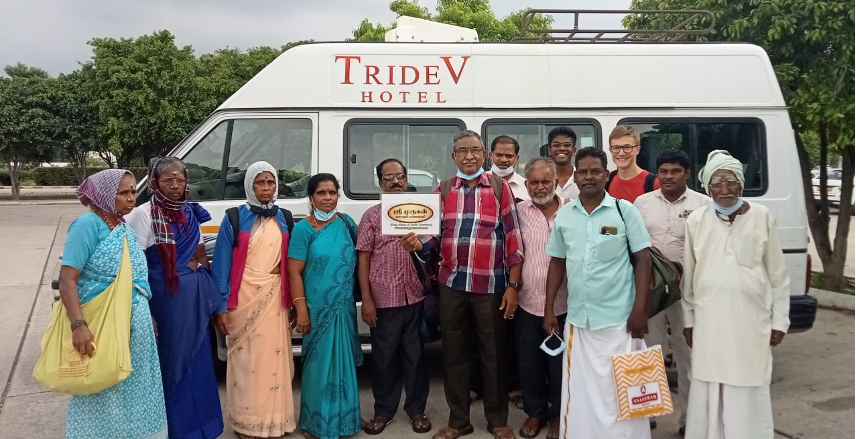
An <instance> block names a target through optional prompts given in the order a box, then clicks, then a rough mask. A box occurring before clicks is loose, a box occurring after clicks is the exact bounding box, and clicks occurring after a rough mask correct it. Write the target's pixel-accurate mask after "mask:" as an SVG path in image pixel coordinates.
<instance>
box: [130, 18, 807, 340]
mask: <svg viewBox="0 0 856 439" xmlns="http://www.w3.org/2000/svg"><path fill="white" fill-rule="evenodd" d="M412 23H413V22H412V21H411V23H410V24H412ZM417 25H418V24H417ZM457 29H460V28H457ZM410 30H411V31H413V29H410ZM416 30H417V31H418V29H416ZM470 32H471V31H470ZM463 34H465V32H463V31H461V32H458V34H456V35H455V37H454V40H457V41H460V40H461V39H463V37H460V35H463ZM398 39H401V38H400V36H399V38H398ZM617 124H629V125H633V126H635V127H637V128H638V129H639V131H640V132H641V133H642V152H641V154H640V156H639V164H640V166H642V167H643V168H645V169H647V170H649V171H653V172H656V169H655V159H656V157H657V155H658V154H659V153H660V152H661V151H663V150H665V149H674V148H679V149H682V150H684V151H686V152H687V153H688V154H689V156H690V158H691V159H692V163H693V167H694V169H693V172H692V175H693V177H692V180H691V182H690V184H691V187H692V188H693V189H696V190H699V184H698V181H697V178H696V173H697V172H696V171H697V170H698V169H699V168H701V166H702V165H703V164H704V161H705V159H706V157H707V154H708V152H710V151H711V150H713V149H726V150H729V151H731V153H732V154H733V155H734V156H735V157H736V158H738V159H739V160H740V161H741V162H743V163H745V164H746V188H745V196H746V197H748V198H749V199H750V200H751V201H752V202H758V203H762V204H764V205H766V206H767V207H768V208H769V209H770V211H771V212H772V213H773V215H774V216H775V218H776V219H777V221H778V227H779V233H780V236H781V240H782V246H783V248H784V252H785V258H786V259H787V263H788V268H789V270H788V271H789V274H790V276H791V289H792V291H791V293H792V295H794V296H798V295H804V294H805V293H806V290H807V286H806V278H807V276H806V274H807V271H808V269H809V267H808V266H809V264H810V263H809V262H808V256H807V252H806V246H807V243H808V239H807V237H808V233H807V228H806V224H807V222H806V215H805V207H804V202H803V196H802V188H801V187H800V184H801V183H800V182H801V180H800V179H799V178H798V177H797V176H798V175H799V172H800V169H799V162H798V160H797V150H796V145H795V142H794V134H793V132H792V130H791V121H790V119H789V117H788V109H787V107H786V105H785V101H784V99H783V98H782V94H781V92H780V90H779V85H778V83H777V81H776V76H775V74H774V73H773V69H772V67H771V64H770V60H769V58H768V57H767V54H766V53H765V52H764V51H763V50H762V49H761V48H759V47H757V46H753V45H750V44H675V43H673V44H532V43H528V44H527V43H518V44H514V43H477V42H475V43H473V42H448V43H418V42H417V43H406V42H386V43H351V42H339V43H317V44H307V45H303V46H299V47H295V48H293V49H291V50H289V51H287V52H285V53H283V54H282V55H281V56H279V57H278V58H277V59H276V60H274V61H273V62H272V63H271V64H270V65H268V66H267V67H266V68H265V69H264V70H262V71H261V72H259V74H258V75H256V76H255V77H254V78H253V79H251V80H250V81H249V82H248V83H247V84H246V85H244V86H243V87H242V88H241V89H240V90H238V91H237V92H236V93H235V94H234V95H232V96H231V97H230V98H229V99H228V100H227V101H226V102H224V103H223V105H221V106H220V107H219V108H218V109H217V110H216V111H215V112H214V113H212V114H211V115H210V116H209V117H208V118H207V119H206V120H205V121H204V122H202V123H201V124H200V125H199V126H198V127H196V129H194V130H193V132H191V133H190V134H189V135H188V136H187V137H186V138H185V139H184V140H183V141H182V142H181V143H180V144H179V145H178V146H177V147H176V148H175V149H174V150H173V151H172V152H171V155H173V156H176V157H179V158H181V159H183V160H184V162H185V163H186V164H187V167H188V171H189V173H190V181H191V183H190V192H191V194H192V195H191V197H192V199H193V200H195V201H199V202H201V203H202V205H203V206H204V207H205V208H207V209H208V210H209V211H210V212H211V214H212V216H213V220H212V221H211V222H209V223H208V224H206V225H204V226H203V232H204V233H205V234H207V235H208V237H207V238H208V239H213V238H214V237H215V236H216V233H217V230H218V226H219V224H220V222H221V220H222V218H223V215H224V212H225V210H226V209H227V208H229V207H232V206H235V205H237V204H240V203H242V202H243V201H244V199H245V198H244V187H243V180H244V171H245V170H246V169H247V166H248V165H250V164H251V163H253V162H255V161H257V160H266V161H268V162H270V163H271V164H272V165H274V166H275V167H276V168H277V169H279V170H280V172H279V178H280V180H281V188H282V189H281V190H280V195H279V196H280V200H279V201H278V204H279V205H280V206H281V207H284V208H287V209H289V210H291V211H292V212H293V213H294V216H295V218H296V219H298V218H302V217H305V216H306V215H308V214H309V203H308V200H307V197H306V180H307V177H308V176H309V175H311V174H315V173H318V172H329V173H332V174H334V175H336V176H337V177H338V178H339V180H340V182H341V185H342V191H341V195H342V196H341V199H340V203H339V208H340V209H341V210H342V211H344V212H346V213H348V214H349V215H351V216H353V217H354V218H355V219H356V220H359V219H360V217H361V216H362V214H363V212H364V211H365V210H366V209H367V208H368V207H369V206H371V205H373V204H375V203H377V202H378V199H379V195H378V192H379V189H378V186H377V177H376V176H375V166H376V165H377V164H378V162H380V161H381V160H384V159H386V158H390V157H395V158H398V159H400V160H402V161H403V162H404V163H405V165H406V166H407V167H408V168H409V169H411V170H412V171H411V172H412V173H413V174H414V175H416V174H418V175H419V178H418V179H416V178H414V179H412V180H411V184H414V185H415V186H416V189H417V190H418V191H420V192H428V191H432V190H433V189H434V188H435V187H436V185H437V183H438V182H439V180H441V179H443V178H447V177H450V176H452V175H454V173H455V165H454V163H453V162H452V158H451V153H452V137H453V136H454V135H455V133H457V132H458V131H460V130H463V129H471V130H474V131H476V132H479V133H481V134H482V136H483V138H484V141H485V143H486V144H488V145H489V142H490V140H491V139H493V138H494V137H496V136H498V135H509V136H512V137H514V138H516V139H517V140H518V141H519V143H520V146H521V150H520V163H519V165H518V166H519V167H520V169H522V166H523V164H524V163H525V162H526V161H527V160H529V159H530V158H532V157H534V156H537V155H539V153H540V152H539V150H540V148H541V147H542V146H543V145H545V144H546V142H547V133H548V132H549V131H550V130H551V129H552V128H553V127H556V126H562V125H565V126H570V127H572V128H573V129H574V130H575V131H576V133H577V135H578V137H579V139H578V145H577V146H578V147H586V146H595V147H598V148H603V147H604V146H605V145H607V144H608V142H607V136H608V134H609V132H610V130H611V129H612V128H613V127H614V126H615V125H617ZM610 166H611V167H612V166H613V165H612V164H610ZM143 187H144V186H143ZM360 325H361V326H360V332H361V334H362V335H363V336H367V334H368V330H367V327H366V326H365V325H363V324H362V322H360ZM365 340H367V339H365V338H364V341H365Z"/></svg>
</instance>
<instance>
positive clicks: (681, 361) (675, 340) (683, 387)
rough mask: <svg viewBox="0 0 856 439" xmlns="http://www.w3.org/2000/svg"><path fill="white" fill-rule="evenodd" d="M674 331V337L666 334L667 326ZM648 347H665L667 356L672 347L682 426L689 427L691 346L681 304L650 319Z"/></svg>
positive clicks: (646, 339)
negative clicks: (688, 341)
mask: <svg viewBox="0 0 856 439" xmlns="http://www.w3.org/2000/svg"><path fill="white" fill-rule="evenodd" d="M667 324H668V326H669V327H670V328H671V329H672V335H669V334H668V333H667V332H666V325H667ZM645 344H646V345H648V346H654V345H660V346H662V347H663V356H664V357H665V356H666V353H667V352H668V350H669V348H670V347H671V352H672V360H673V361H674V362H675V368H676V369H677V370H678V398H677V399H678V407H680V410H681V411H680V414H681V418H680V421H679V422H680V424H681V425H687V403H688V401H689V399H690V380H692V369H691V361H690V354H691V350H690V346H689V345H688V344H687V340H686V339H685V338H684V314H683V310H682V309H681V302H676V303H674V304H672V306H670V307H668V308H666V310H665V311H663V312H661V313H660V314H657V315H656V316H654V317H651V318H650V319H648V334H647V335H646V336H645Z"/></svg>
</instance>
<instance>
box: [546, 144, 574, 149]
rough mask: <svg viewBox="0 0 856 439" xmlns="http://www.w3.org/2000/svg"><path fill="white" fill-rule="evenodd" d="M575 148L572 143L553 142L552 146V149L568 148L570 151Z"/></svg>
mask: <svg viewBox="0 0 856 439" xmlns="http://www.w3.org/2000/svg"><path fill="white" fill-rule="evenodd" d="M573 147H574V144H573V143H571V142H565V143H559V142H553V143H551V144H550V148H568V149H570V148H573Z"/></svg>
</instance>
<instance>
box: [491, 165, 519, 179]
mask: <svg viewBox="0 0 856 439" xmlns="http://www.w3.org/2000/svg"><path fill="white" fill-rule="evenodd" d="M490 172H492V173H494V174H496V175H498V176H500V177H508V176H509V175H511V174H513V173H514V166H509V167H507V168H505V169H499V166H496V165H493V166H491V167H490Z"/></svg>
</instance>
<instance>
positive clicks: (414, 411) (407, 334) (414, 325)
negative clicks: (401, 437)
mask: <svg viewBox="0 0 856 439" xmlns="http://www.w3.org/2000/svg"><path fill="white" fill-rule="evenodd" d="M422 312H423V305H422V302H419V303H416V304H413V305H406V306H400V307H395V308H378V309H377V326H376V327H374V328H370V330H371V341H372V355H371V358H372V375H373V378H372V393H373V394H374V398H375V405H374V411H375V415H378V416H383V417H384V418H386V419H392V418H393V417H394V416H395V412H396V411H398V403H399V401H400V400H401V387H402V382H403V384H404V391H405V394H406V397H405V399H404V412H405V413H407V415H408V416H415V415H421V414H424V413H425V405H426V403H427V401H428V375H427V373H426V372H425V363H424V361H423V358H422V357H423V346H422V337H421V336H420V334H419V329H420V325H421V324H422Z"/></svg>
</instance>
